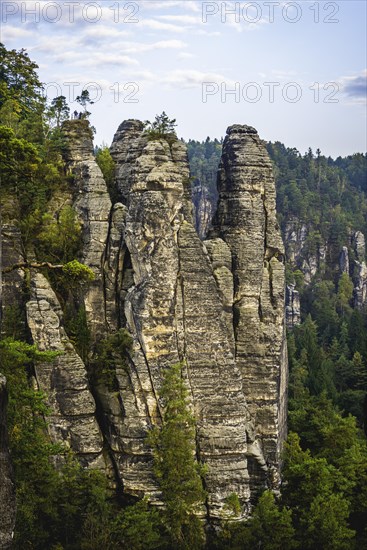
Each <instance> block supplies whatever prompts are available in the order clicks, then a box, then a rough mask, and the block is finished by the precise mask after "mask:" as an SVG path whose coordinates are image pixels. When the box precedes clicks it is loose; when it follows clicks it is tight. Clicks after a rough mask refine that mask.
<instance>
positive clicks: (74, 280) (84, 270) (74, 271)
mask: <svg viewBox="0 0 367 550" xmlns="http://www.w3.org/2000/svg"><path fill="white" fill-rule="evenodd" d="M62 271H63V273H64V274H65V276H66V277H67V279H68V281H69V282H70V283H71V284H84V283H90V282H92V281H94V279H95V275H94V273H93V270H92V269H91V268H90V267H88V266H86V265H84V264H81V263H80V262H78V260H72V261H71V262H68V263H67V264H65V265H64V266H63V268H62Z"/></svg>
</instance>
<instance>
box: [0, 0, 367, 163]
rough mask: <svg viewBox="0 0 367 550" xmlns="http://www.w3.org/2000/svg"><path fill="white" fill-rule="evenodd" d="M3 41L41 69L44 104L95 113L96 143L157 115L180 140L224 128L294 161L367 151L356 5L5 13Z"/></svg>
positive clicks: (111, 4)
mask: <svg viewBox="0 0 367 550" xmlns="http://www.w3.org/2000/svg"><path fill="white" fill-rule="evenodd" d="M0 3H1V41H2V42H3V43H4V44H5V46H6V47H7V48H8V49H13V48H14V49H17V50H19V49H21V48H25V49H26V50H27V52H28V54H29V56H30V58H31V59H32V60H33V61H35V62H36V63H37V64H38V65H39V76H40V79H41V81H42V82H43V83H44V84H45V93H47V97H48V98H49V100H51V99H52V98H54V97H56V96H58V95H64V96H65V97H66V98H67V100H68V102H69V105H70V108H71V110H72V111H74V110H75V109H76V110H78V109H79V105H78V104H77V103H76V102H75V98H76V96H77V95H80V93H81V92H82V90H83V89H88V91H89V93H90V96H91V98H92V99H94V104H93V105H91V106H90V109H89V110H90V111H91V113H92V114H91V123H92V124H93V125H94V126H95V128H96V129H97V134H96V136H95V143H96V144H98V145H100V144H102V143H106V144H110V143H111V141H112V138H113V135H114V133H115V131H116V130H117V127H118V126H119V124H120V123H121V122H122V121H123V120H126V119H129V118H138V119H140V120H153V119H154V118H155V116H156V115H157V114H160V113H162V111H165V112H166V113H167V114H168V116H169V117H170V118H175V119H176V120H177V133H178V136H179V137H183V138H184V139H186V140H188V139H197V140H205V139H206V137H207V136H210V137H211V138H214V137H217V138H218V139H219V138H221V137H222V136H224V135H225V132H226V128H227V127H228V126H230V125H231V124H249V125H251V126H254V127H255V128H256V129H257V130H258V132H259V135H260V137H261V138H262V139H265V140H268V141H281V142H283V143H284V144H285V145H286V146H287V147H296V148H297V149H298V150H299V151H300V152H301V153H304V152H305V151H307V149H308V147H312V149H313V150H316V149H317V148H320V149H321V152H322V154H324V155H327V156H329V155H330V156H332V157H333V158H336V157H337V156H339V155H341V156H346V155H349V154H353V153H356V152H365V151H366V150H367V130H366V127H367V122H366V76H367V70H366V67H367V59H366V56H367V54H366V52H367V41H366V20H367V14H366V6H367V3H366V2H365V1H364V0H360V1H354V0H345V1H338V2H331V1H297V2H284V1H281V0H279V1H274V2H273V1H271V0H269V1H254V2H250V1H237V2H234V1H204V0H161V1H159V0H141V1H140V0H135V1H129V0H119V1H115V0H103V1H102V0H99V1H96V2H91V1H84V0H79V1H75V2H74V1H66V0H65V1H64V0H56V1H48V0H39V1H37V2H34V1H27V2H21V1H18V0H16V1H5V0H0Z"/></svg>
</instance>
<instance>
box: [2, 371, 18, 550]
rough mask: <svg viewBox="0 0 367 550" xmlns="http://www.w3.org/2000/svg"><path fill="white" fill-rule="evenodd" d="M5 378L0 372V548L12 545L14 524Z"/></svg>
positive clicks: (14, 508) (12, 480)
mask: <svg viewBox="0 0 367 550" xmlns="http://www.w3.org/2000/svg"><path fill="white" fill-rule="evenodd" d="M7 402H8V399H7V392H6V379H5V376H3V375H2V374H1V373H0V518H1V520H0V548H2V549H4V550H7V549H8V548H11V546H12V540H13V531H14V525H15V513H16V503H15V486H14V479H13V469H12V465H11V460H10V454H9V448H8V426H7V414H6V408H7Z"/></svg>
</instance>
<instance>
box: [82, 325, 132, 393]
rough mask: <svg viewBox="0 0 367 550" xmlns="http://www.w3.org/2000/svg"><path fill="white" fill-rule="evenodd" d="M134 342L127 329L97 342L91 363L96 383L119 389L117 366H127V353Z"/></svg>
mask: <svg viewBox="0 0 367 550" xmlns="http://www.w3.org/2000/svg"><path fill="white" fill-rule="evenodd" d="M132 342H133V341H132V338H131V336H130V335H129V333H128V332H127V330H126V329H120V330H118V331H117V332H115V333H114V334H110V335H109V336H107V337H106V338H105V339H103V340H100V341H99V342H98V343H97V346H96V350H95V353H94V356H93V359H92V360H91V363H90V365H91V372H92V381H93V383H94V384H96V385H98V384H103V385H105V386H107V388H108V389H109V390H111V391H112V390H114V389H117V388H116V387H115V386H116V367H117V366H119V367H122V368H127V354H128V352H129V351H130V350H131V348H132Z"/></svg>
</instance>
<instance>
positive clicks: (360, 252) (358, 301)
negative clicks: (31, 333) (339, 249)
mask: <svg viewBox="0 0 367 550" xmlns="http://www.w3.org/2000/svg"><path fill="white" fill-rule="evenodd" d="M351 244H352V247H353V250H354V253H355V257H356V259H355V260H354V261H353V264H352V266H351V270H352V280H353V284H354V290H353V305H354V307H356V308H358V309H363V308H366V307H367V265H366V261H365V260H366V242H365V237H364V235H363V233H362V232H361V231H356V232H355V233H353V234H352V237H351Z"/></svg>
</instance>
